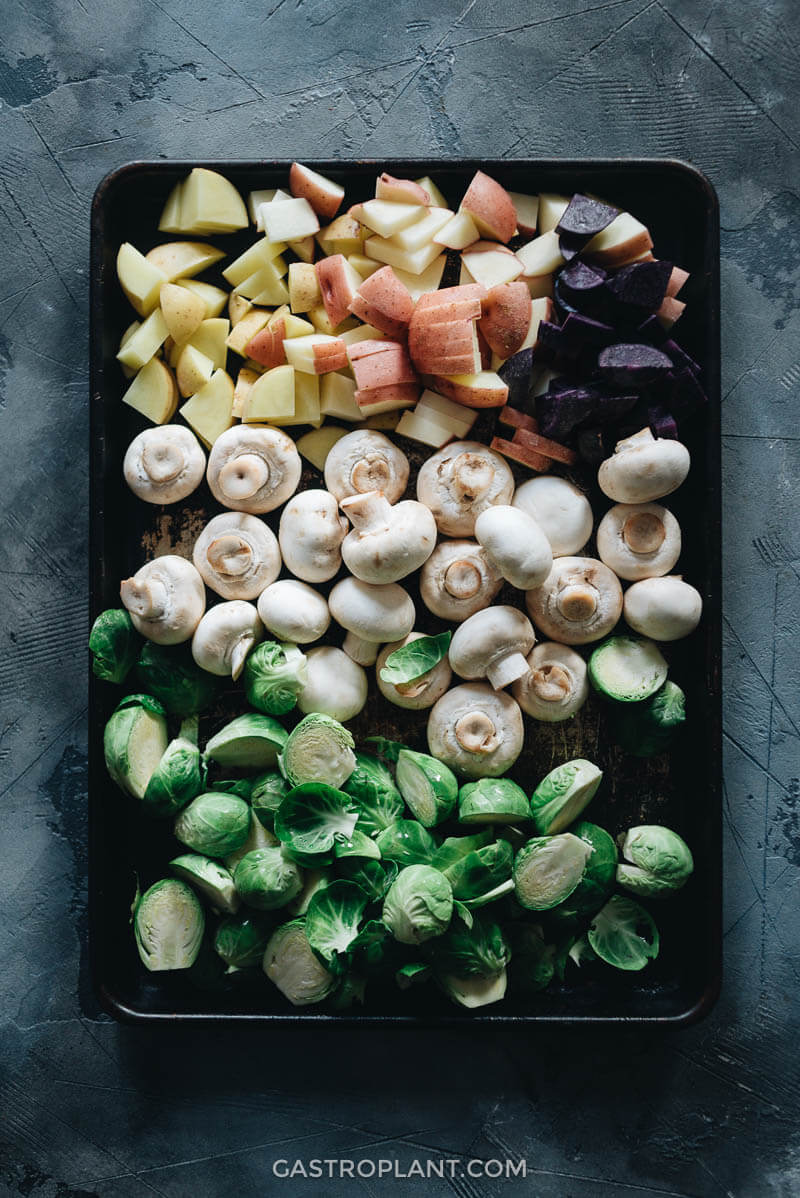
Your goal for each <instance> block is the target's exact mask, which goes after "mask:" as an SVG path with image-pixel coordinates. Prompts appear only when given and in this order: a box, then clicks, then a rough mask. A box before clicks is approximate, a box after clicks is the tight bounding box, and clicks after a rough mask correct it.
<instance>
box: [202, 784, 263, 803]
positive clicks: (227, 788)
mask: <svg viewBox="0 0 800 1198" xmlns="http://www.w3.org/2000/svg"><path fill="white" fill-rule="evenodd" d="M211 789H212V790H215V791H219V792H220V793H224V794H226V795H238V796H239V798H240V799H244V800H245V802H247V803H249V802H250V796H251V794H252V793H253V779H252V778H215V779H214V784H213V786H212V787H211Z"/></svg>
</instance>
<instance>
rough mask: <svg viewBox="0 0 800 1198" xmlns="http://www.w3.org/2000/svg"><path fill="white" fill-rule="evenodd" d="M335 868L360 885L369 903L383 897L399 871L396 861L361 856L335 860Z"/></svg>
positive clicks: (376, 901)
mask: <svg viewBox="0 0 800 1198" xmlns="http://www.w3.org/2000/svg"><path fill="white" fill-rule="evenodd" d="M337 869H338V870H339V873H340V874H341V875H342V877H344V878H346V879H347V880H348V881H349V882H355V884H356V885H357V886H360V887H361V889H362V890H363V891H364V893H365V894H366V896H367V898H368V899H369V901H370V902H371V903H379V902H380V901H381V899H382V898H384V896H385V894H386V891H387V890H388V889H389V887H390V886H391V884H392V882H394V880H395V878H396V877H397V874H398V872H399V867H398V865H397V862H396V861H368V860H364V858H363V857H360V858H359V857H344V858H343V859H342V860H341V861H339V862H337ZM298 914H302V913H301V912H298Z"/></svg>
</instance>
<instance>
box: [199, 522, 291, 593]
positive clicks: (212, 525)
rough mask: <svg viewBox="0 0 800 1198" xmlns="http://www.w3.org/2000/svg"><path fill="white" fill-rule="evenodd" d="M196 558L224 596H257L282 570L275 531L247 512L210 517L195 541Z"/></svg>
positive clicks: (211, 584)
mask: <svg viewBox="0 0 800 1198" xmlns="http://www.w3.org/2000/svg"><path fill="white" fill-rule="evenodd" d="M192 560H193V562H194V564H195V566H196V567H197V569H198V570H199V572H200V574H201V575H202V577H203V580H204V581H205V583H206V585H207V586H209V587H210V588H211V590H212V591H216V593H217V594H218V595H221V596H222V598H223V599H256V598H257V597H258V596H259V595H260V594H261V592H262V591H263V590H264V588H265V587H268V586H269V585H270V583H271V582H274V581H275V579H276V578H277V577H278V575H279V574H280V572H281V552H280V549H279V548H278V539H277V537H276V536H275V533H274V532H273V531H272V529H271V528H270V527H269V526H268V525H267V524H265V523H264V521H263V520H260V519H259V518H258V516H251V515H249V514H248V513H247V512H222V513H221V514H220V515H219V516H214V517H213V519H211V520H209V522H208V524H207V525H206V526H205V528H204V529H203V531H202V532H201V533H200V536H199V537H198V538H197V540H196V541H195V543H194V551H193V553H192Z"/></svg>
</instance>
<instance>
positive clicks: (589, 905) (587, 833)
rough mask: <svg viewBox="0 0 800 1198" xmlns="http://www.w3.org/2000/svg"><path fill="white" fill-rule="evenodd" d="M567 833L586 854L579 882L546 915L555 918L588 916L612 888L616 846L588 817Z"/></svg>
mask: <svg viewBox="0 0 800 1198" xmlns="http://www.w3.org/2000/svg"><path fill="white" fill-rule="evenodd" d="M570 832H571V833H572V835H573V836H577V837H579V838H580V839H581V840H583V841H585V842H586V844H588V845H589V848H590V854H589V858H588V860H587V862H586V868H585V869H584V871H583V877H582V878H581V880H580V882H579V883H578V885H577V886H576V887H575V889H574V890H573V892H572V894H571V895H570V896H569V898H568V899H566V900H565V901H564V902H563V903H560V904H559V905H558V907H556V908H554V910H553V911H551V913H550V914H551V917H556V918H558V919H567V920H581V919H588V918H589V917H590V916H592V915H594V914H595V913H596V912H597V911H599V910H600V908H601V907H602V906H603V904H604V903H605V902H606V901H607V899H608V898H609V896H610V895H611V891H612V890H613V889H614V875H615V873H616V869H617V846H616V845H615V844H614V840H613V837H611V836H609V834H608V832H606V831H605V830H604V829H603V828H599V827H598V826H597V824H590V823H589V822H588V820H581V821H579V822H578V823H577V824H573V825H572V827H571V828H570Z"/></svg>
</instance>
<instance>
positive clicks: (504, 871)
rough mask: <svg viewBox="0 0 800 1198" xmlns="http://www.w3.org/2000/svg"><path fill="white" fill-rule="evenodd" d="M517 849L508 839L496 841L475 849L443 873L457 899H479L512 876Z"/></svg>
mask: <svg viewBox="0 0 800 1198" xmlns="http://www.w3.org/2000/svg"><path fill="white" fill-rule="evenodd" d="M513 861H514V852H513V849H512V848H511V845H510V844H509V843H508V841H507V840H496V841H495V842H494V843H493V844H487V845H486V846H485V847H484V848H480V849H474V850H473V851H472V852H471V853H467V855H466V856H465V857H462V858H461V859H460V860H459V861H455V862H454V863H453V864H452V865H448V866H447V868H446V869H444V870H443V871H442V872H443V873H444V875H445V877H446V878H447V880H448V881H449V883H450V885H451V886H452V888H453V897H454V898H457V899H476V898H480V897H481V895H485V894H487V893H488V892H489V891H492V890H494V889H495V888H496V887H497V886H500V885H501V884H502V883H503V882H507V881H508V879H509V878H510V877H511V867H512V864H513Z"/></svg>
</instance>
